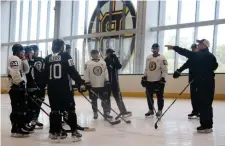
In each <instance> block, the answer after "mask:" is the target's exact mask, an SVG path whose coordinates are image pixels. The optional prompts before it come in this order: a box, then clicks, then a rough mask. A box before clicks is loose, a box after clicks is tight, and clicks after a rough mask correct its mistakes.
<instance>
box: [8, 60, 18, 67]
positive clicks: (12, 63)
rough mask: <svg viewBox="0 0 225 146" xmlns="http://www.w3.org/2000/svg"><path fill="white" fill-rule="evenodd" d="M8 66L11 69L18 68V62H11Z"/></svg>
mask: <svg viewBox="0 0 225 146" xmlns="http://www.w3.org/2000/svg"><path fill="white" fill-rule="evenodd" d="M10 66H11V67H15V66H19V63H18V61H11V62H10Z"/></svg>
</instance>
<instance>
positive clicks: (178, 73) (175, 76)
mask: <svg viewBox="0 0 225 146" xmlns="http://www.w3.org/2000/svg"><path fill="white" fill-rule="evenodd" d="M179 77H180V72H179V71H178V70H176V71H175V72H174V73H173V78H174V79H177V78H179Z"/></svg>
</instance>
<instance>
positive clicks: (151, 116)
mask: <svg viewBox="0 0 225 146" xmlns="http://www.w3.org/2000/svg"><path fill="white" fill-rule="evenodd" d="M153 117H154V115H150V116H145V118H153Z"/></svg>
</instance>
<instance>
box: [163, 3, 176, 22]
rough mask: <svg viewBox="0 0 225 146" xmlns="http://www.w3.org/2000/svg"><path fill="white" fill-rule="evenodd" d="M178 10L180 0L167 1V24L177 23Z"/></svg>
mask: <svg viewBox="0 0 225 146" xmlns="http://www.w3.org/2000/svg"><path fill="white" fill-rule="evenodd" d="M177 10H178V0H167V1H166V11H165V25H171V24H177ZM163 11H164V10H163Z"/></svg>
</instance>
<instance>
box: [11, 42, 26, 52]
mask: <svg viewBox="0 0 225 146" xmlns="http://www.w3.org/2000/svg"><path fill="white" fill-rule="evenodd" d="M22 51H24V48H23V46H22V45H20V44H15V45H13V47H12V52H13V54H16V53H19V52H22Z"/></svg>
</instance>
